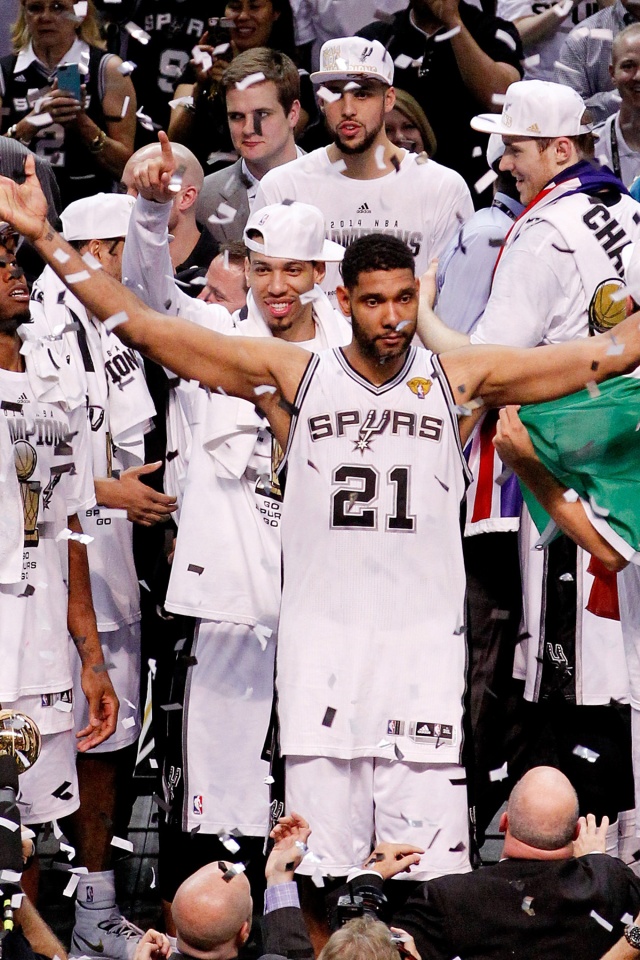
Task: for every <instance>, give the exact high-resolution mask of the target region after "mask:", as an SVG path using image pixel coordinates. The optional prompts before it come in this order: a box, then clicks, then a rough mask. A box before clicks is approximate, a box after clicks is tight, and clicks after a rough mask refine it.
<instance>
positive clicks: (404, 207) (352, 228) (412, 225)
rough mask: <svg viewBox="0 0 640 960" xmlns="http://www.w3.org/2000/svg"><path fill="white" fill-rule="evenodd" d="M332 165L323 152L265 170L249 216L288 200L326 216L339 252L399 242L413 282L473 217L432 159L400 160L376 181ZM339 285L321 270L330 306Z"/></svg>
mask: <svg viewBox="0 0 640 960" xmlns="http://www.w3.org/2000/svg"><path fill="white" fill-rule="evenodd" d="M338 166H339V164H338V165H334V164H332V163H331V161H330V160H329V156H328V154H327V150H326V148H325V147H321V148H320V149H319V150H314V151H313V153H310V154H309V155H308V156H306V157H302V158H301V159H299V160H294V161H292V162H291V163H285V164H283V165H282V166H280V167H276V168H274V169H273V170H270V171H269V173H267V174H265V176H264V177H263V178H262V180H261V181H260V187H259V189H258V194H257V196H256V200H255V204H254V208H253V209H254V211H255V210H259V209H260V208H261V207H264V206H266V205H267V204H270V203H281V202H282V201H283V200H286V199H290V200H299V201H301V202H303V203H310V204H313V205H314V206H316V207H318V208H319V209H320V210H321V211H322V213H323V215H324V218H325V227H326V235H327V238H328V239H329V240H335V241H336V242H337V243H341V244H342V245H343V246H345V247H347V246H348V245H349V244H350V243H351V242H352V241H353V240H357V239H358V238H359V237H364V236H367V235H368V234H370V233H386V234H390V235H392V236H395V237H398V238H399V239H400V240H404V242H405V243H406V244H407V245H408V246H409V248H410V249H411V251H412V253H413V255H414V256H415V259H416V273H417V274H418V276H419V275H420V274H422V273H424V271H425V270H426V269H427V267H428V266H429V263H430V261H431V260H432V259H433V257H437V256H438V255H439V254H440V253H441V252H442V250H444V248H445V246H446V245H447V243H448V241H449V240H450V239H451V237H452V236H453V235H454V233H455V232H456V230H457V229H458V227H459V226H460V224H461V223H462V222H463V221H464V220H466V219H467V218H468V217H470V216H471V214H472V213H473V204H472V202H471V195H470V193H469V189H468V187H467V185H466V184H465V182H464V180H463V179H462V177H461V176H460V174H459V173H456V172H455V171H454V170H449V168H448V167H443V166H441V165H440V164H439V163H436V162H435V161H434V160H428V161H427V162H426V163H422V162H419V161H418V158H417V156H416V155H415V154H412V153H406V154H405V156H404V158H403V159H402V161H401V163H400V169H399V170H398V172H397V173H396V171H395V170H394V171H393V172H392V173H388V174H386V175H385V176H383V177H378V178H376V179H375V180H354V179H352V178H350V177H346V176H344V175H343V174H342V173H340V172H339V170H338V169H337V167H338ZM340 282H341V280H340V271H339V268H338V265H337V264H335V263H327V273H326V276H325V279H324V281H323V283H322V288H323V290H324V291H325V293H326V294H327V296H328V297H329V298H330V299H331V300H332V301H334V302H335V289H336V286H338V285H339V284H340Z"/></svg>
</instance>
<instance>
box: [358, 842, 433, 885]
mask: <svg viewBox="0 0 640 960" xmlns="http://www.w3.org/2000/svg"><path fill="white" fill-rule="evenodd" d="M421 853H424V850H423V849H422V847H413V846H411V844H409V843H379V844H378V845H377V847H376V848H375V850H373V851H372V852H371V853H370V854H369V856H368V857H367V859H366V860H365V862H364V863H363V864H362V866H363V867H364V869H365V870H375V872H376V873H379V874H380V876H381V877H382V879H383V880H390V879H391V877H395V876H397V874H399V873H409V872H410V870H411V867H412V866H413V865H414V864H417V863H420V856H419V854H421Z"/></svg>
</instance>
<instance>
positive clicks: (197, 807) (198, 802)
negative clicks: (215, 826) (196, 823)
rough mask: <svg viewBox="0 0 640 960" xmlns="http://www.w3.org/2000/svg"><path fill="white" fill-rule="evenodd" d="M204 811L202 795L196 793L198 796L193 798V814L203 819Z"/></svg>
mask: <svg viewBox="0 0 640 960" xmlns="http://www.w3.org/2000/svg"><path fill="white" fill-rule="evenodd" d="M202 811H203V805H202V794H201V793H196V795H195V796H194V798H193V812H194V813H195V814H197V816H199V817H201V816H202Z"/></svg>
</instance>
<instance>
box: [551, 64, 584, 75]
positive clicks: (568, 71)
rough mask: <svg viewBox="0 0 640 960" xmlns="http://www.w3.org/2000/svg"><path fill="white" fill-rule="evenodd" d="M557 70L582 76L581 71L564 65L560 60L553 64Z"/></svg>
mask: <svg viewBox="0 0 640 960" xmlns="http://www.w3.org/2000/svg"><path fill="white" fill-rule="evenodd" d="M553 65H554V67H555V68H556V70H564V71H565V73H575V74H577V75H579V76H580V75H581V74H580V71H579V70H575V69H574V68H573V67H568V66H567V65H566V63H562V62H561V61H560V60H556V61H555V63H554V64H553Z"/></svg>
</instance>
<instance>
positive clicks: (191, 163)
mask: <svg viewBox="0 0 640 960" xmlns="http://www.w3.org/2000/svg"><path fill="white" fill-rule="evenodd" d="M171 150H172V152H173V156H174V157H175V161H176V166H177V167H184V173H183V175H182V189H183V190H185V189H186V188H187V187H195V188H196V191H197V193H200V191H201V190H202V184H203V183H204V170H203V169H202V166H201V165H200V161H199V160H198V158H197V157H196V156H195V155H194V154H193V153H191V150H189V148H188V147H185V146H183V145H182V144H181V143H172V144H171ZM160 154H161V147H160V144H159V143H149V144H147V146H146V147H140V149H139V150H136V152H135V153H132V154H131V156H130V157H129V159H128V160H127V162H126V165H125V168H124V170H123V172H122V182H123V183H124V184H125V186H126V188H127V193H133V194H134V196H135V189H134V188H133V169H134V167H135V165H136V164H137V163H140V162H141V161H142V160H155V159H157V158H158V157H159V156H160Z"/></svg>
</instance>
